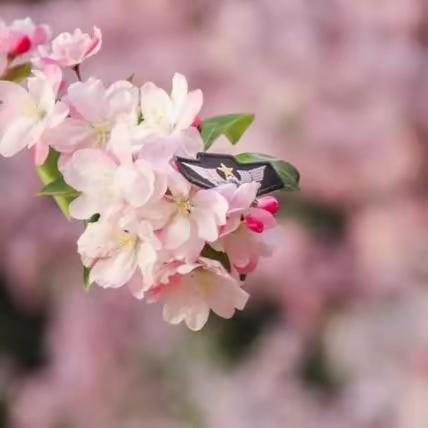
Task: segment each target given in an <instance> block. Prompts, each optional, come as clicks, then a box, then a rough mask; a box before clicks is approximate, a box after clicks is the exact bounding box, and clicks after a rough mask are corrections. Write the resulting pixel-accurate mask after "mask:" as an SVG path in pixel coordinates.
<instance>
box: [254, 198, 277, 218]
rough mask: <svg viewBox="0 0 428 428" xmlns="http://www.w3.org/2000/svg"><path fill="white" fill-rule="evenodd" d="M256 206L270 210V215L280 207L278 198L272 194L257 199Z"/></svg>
mask: <svg viewBox="0 0 428 428" xmlns="http://www.w3.org/2000/svg"><path fill="white" fill-rule="evenodd" d="M257 207H258V208H261V209H263V210H265V211H268V212H270V213H271V214H272V215H275V214H276V213H277V212H278V211H279V208H280V207H279V202H278V199H276V198H275V197H273V196H263V197H262V198H259V199H257Z"/></svg>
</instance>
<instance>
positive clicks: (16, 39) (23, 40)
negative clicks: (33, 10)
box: [0, 18, 51, 60]
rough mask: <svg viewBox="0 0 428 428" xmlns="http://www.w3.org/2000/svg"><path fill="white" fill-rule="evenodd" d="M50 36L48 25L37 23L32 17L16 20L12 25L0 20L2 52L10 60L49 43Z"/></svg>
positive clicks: (0, 50) (0, 46)
mask: <svg viewBox="0 0 428 428" xmlns="http://www.w3.org/2000/svg"><path fill="white" fill-rule="evenodd" d="M50 37H51V32H50V29H49V27H48V26H47V25H35V24H34V23H33V21H32V20H31V19H30V18H25V19H18V20H15V21H13V22H12V23H11V24H10V25H7V24H6V23H5V22H4V21H2V20H0V52H1V53H3V54H6V55H7V57H8V59H9V60H13V59H15V58H16V57H18V56H20V55H23V54H26V53H27V52H29V51H31V50H34V49H35V48H36V47H38V46H40V45H43V44H45V43H47V42H48V41H49V39H50Z"/></svg>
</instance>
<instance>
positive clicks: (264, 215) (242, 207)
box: [218, 182, 276, 235]
mask: <svg viewBox="0 0 428 428" xmlns="http://www.w3.org/2000/svg"><path fill="white" fill-rule="evenodd" d="M259 187H260V185H259V183H255V182H254V183H244V184H242V185H240V186H236V184H232V183H231V184H225V185H223V186H220V187H219V188H218V191H219V192H220V193H221V194H222V195H223V196H224V197H225V198H226V199H227V201H228V203H229V210H228V212H227V224H226V226H225V227H224V228H223V229H222V232H221V234H222V235H226V234H228V233H231V232H233V231H234V230H236V229H237V228H238V227H239V226H240V224H241V223H242V221H245V223H246V225H247V226H248V228H250V229H251V230H253V231H254V232H258V233H261V232H263V231H264V230H265V229H270V228H272V227H274V226H275V225H276V220H275V218H274V217H273V215H272V214H271V213H270V212H269V211H268V210H266V209H264V208H261V207H260V208H259V202H258V201H257V191H258V189H259Z"/></svg>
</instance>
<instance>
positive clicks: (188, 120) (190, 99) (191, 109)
mask: <svg viewBox="0 0 428 428" xmlns="http://www.w3.org/2000/svg"><path fill="white" fill-rule="evenodd" d="M203 102H204V99H203V95H202V91H201V90H199V89H198V90H196V91H192V92H189V94H188V95H187V98H186V101H185V103H184V105H183V107H182V109H181V111H180V115H179V116H178V119H177V123H176V128H177V129H179V130H180V129H186V128H189V127H190V126H192V123H193V121H194V120H195V117H196V116H197V115H198V114H199V112H200V111H201V108H202V104H203Z"/></svg>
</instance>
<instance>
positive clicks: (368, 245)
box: [0, 0, 428, 428]
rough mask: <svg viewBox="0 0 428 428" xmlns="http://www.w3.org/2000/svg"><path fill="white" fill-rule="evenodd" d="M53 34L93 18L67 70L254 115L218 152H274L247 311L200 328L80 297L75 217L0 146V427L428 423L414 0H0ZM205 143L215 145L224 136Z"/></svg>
mask: <svg viewBox="0 0 428 428" xmlns="http://www.w3.org/2000/svg"><path fill="white" fill-rule="evenodd" d="M0 16H1V18H2V19H5V20H12V19H16V18H19V17H25V16H31V17H32V18H33V19H34V20H35V21H36V22H40V23H44V22H46V23H50V24H51V25H52V27H53V29H54V31H55V32H59V31H64V30H73V29H74V28H75V27H78V26H80V27H81V28H82V29H85V30H90V29H91V27H92V25H94V24H96V25H97V26H99V27H100V28H101V29H102V30H103V32H104V49H103V50H102V52H101V53H100V54H99V55H98V56H97V57H95V58H93V59H91V60H90V61H88V63H87V64H85V67H84V68H83V74H84V76H86V77H88V76H90V75H95V76H98V77H101V78H103V79H105V80H106V82H111V81H113V80H116V79H119V78H127V77H128V76H129V75H130V74H132V73H135V75H136V80H137V81H141V82H142V81H145V80H153V81H155V82H156V83H158V84H160V85H165V86H166V87H169V85H170V79H171V76H172V74H173V73H174V72H175V71H180V72H182V73H184V74H185V75H186V76H188V78H189V80H190V81H191V85H192V87H194V88H197V87H200V88H202V89H203V90H204V93H205V100H206V101H205V107H204V111H203V116H209V115H212V114H222V113H229V112H240V111H242V112H247V111H248V112H254V113H255V114H256V116H257V120H256V122H255V124H254V125H253V126H252V128H251V130H250V131H249V132H248V133H247V135H246V136H245V138H244V139H243V140H242V142H241V144H240V146H239V147H238V148H236V149H235V150H236V151H261V152H266V153H272V154H275V155H278V156H279V157H281V158H284V159H287V160H289V161H291V162H293V163H294V164H295V165H296V166H297V167H298V168H299V169H300V171H301V173H302V182H301V187H302V191H301V192H300V193H299V194H288V195H284V196H282V206H283V211H282V213H283V214H282V220H281V227H280V228H279V229H278V231H277V233H276V234H275V237H274V240H275V243H276V246H277V250H276V253H275V256H274V257H273V258H272V259H270V260H265V261H263V262H262V263H261V265H260V268H259V270H258V273H257V274H256V275H254V276H253V277H251V278H250V280H249V281H248V283H247V290H248V291H249V292H250V293H251V295H252V298H251V301H250V304H249V306H248V308H247V309H246V310H245V311H244V312H243V313H240V314H238V315H237V316H235V317H234V319H233V320H231V321H222V320H219V319H217V318H216V317H215V316H212V317H211V320H210V322H209V324H208V325H207V326H206V327H205V329H204V330H203V331H202V332H200V333H197V334H195V333H189V332H188V331H187V330H186V329H185V328H184V327H172V326H169V325H167V324H166V323H164V322H163V321H162V319H161V314H160V307H158V306H151V305H146V304H145V303H141V302H138V301H136V300H135V299H133V298H132V297H130V296H129V293H128V292H127V290H115V291H105V290H99V289H96V288H95V287H94V288H93V289H92V290H91V291H90V292H89V293H86V292H85V291H83V289H82V285H81V267H80V263H79V259H78V256H77V255H76V252H75V240H76V238H77V236H78V235H79V233H80V231H81V230H80V226H79V225H78V224H72V223H67V222H66V220H65V219H64V218H63V217H62V216H61V214H60V213H59V211H58V210H57V208H56V207H55V206H54V204H53V202H51V201H50V200H48V199H42V198H38V197H35V193H36V192H37V190H38V189H39V187H40V185H39V182H38V179H37V177H36V175H35V173H34V168H33V166H32V164H31V160H30V159H29V157H28V155H27V154H22V155H20V156H18V157H16V158H14V159H13V160H7V161H6V160H0V426H1V427H7V428H9V427H11V428H145V427H147V428H205V427H206V428H218V427H230V428H287V427H290V428H426V427H427V426H428V405H427V403H428V198H427V196H428V192H427V186H428V69H427V66H428V62H427V59H428V50H427V48H428V5H427V3H426V1H425V0H323V1H313V0H215V1H214V0H213V1H208V0H207V1H204V0H181V1H178V0H175V1H173V0H86V1H84V0H81V1H78V0H74V1H73V0H51V1H48V0H47V1H42V0H39V1H27V2H24V1H17V0H14V1H9V2H3V1H1V2H0ZM218 149H219V150H222V149H224V150H231V148H230V147H229V146H228V145H227V143H225V142H222V143H220V144H219V146H218Z"/></svg>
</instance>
